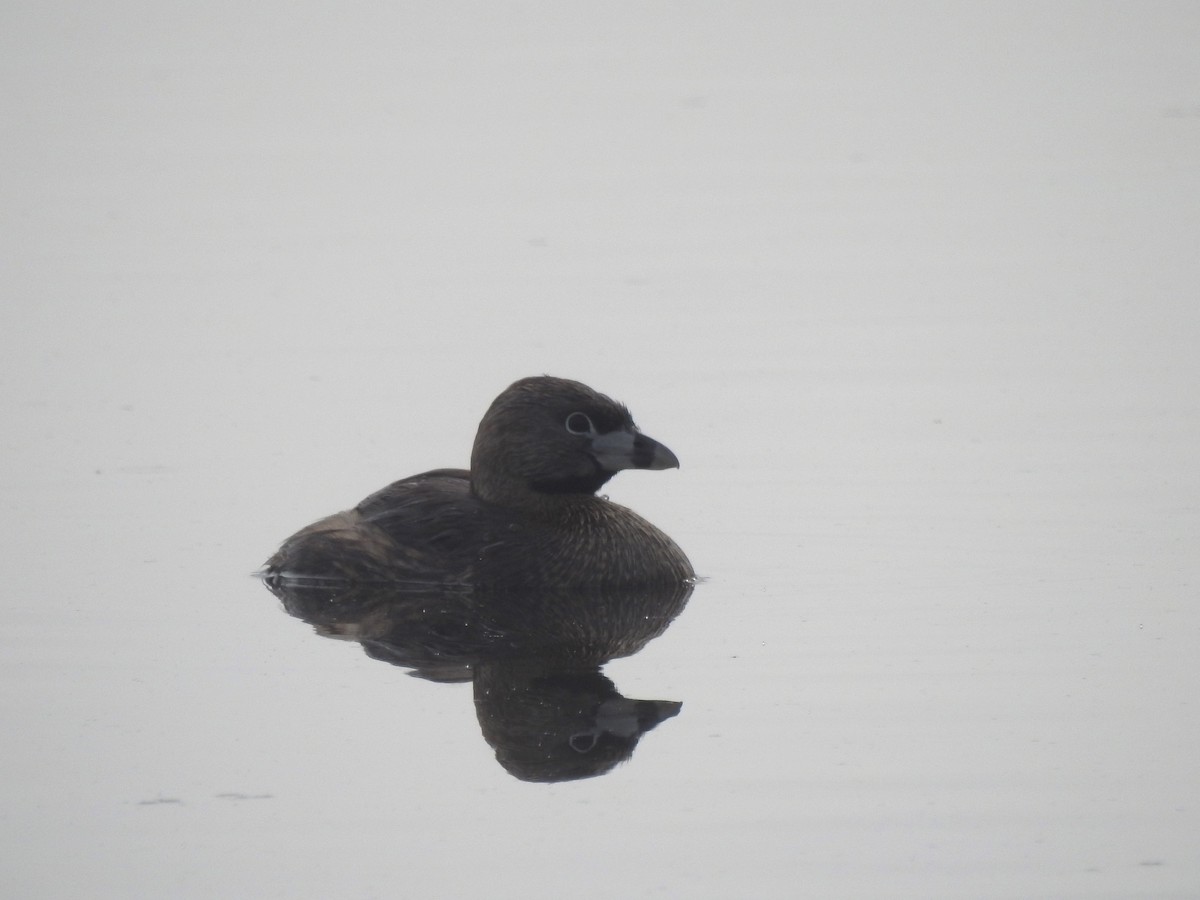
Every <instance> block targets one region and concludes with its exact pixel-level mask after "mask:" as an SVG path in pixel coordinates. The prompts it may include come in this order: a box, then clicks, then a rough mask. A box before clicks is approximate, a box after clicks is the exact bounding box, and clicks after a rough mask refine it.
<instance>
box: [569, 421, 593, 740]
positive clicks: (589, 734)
mask: <svg viewBox="0 0 1200 900" xmlns="http://www.w3.org/2000/svg"><path fill="white" fill-rule="evenodd" d="M584 418H585V419H586V418H587V416H584ZM598 740H600V735H598V734H596V732H594V731H581V732H579V733H578V734H573V735H571V737H570V738H569V739H568V740H567V743H568V744H570V745H571V749H572V750H574V751H575V752H576V753H589V752H591V749H592V748H593V747H595V746H596V741H598Z"/></svg>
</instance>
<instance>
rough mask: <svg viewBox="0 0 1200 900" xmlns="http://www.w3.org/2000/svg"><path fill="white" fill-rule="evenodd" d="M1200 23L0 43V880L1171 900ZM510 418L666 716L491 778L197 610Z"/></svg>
mask: <svg viewBox="0 0 1200 900" xmlns="http://www.w3.org/2000/svg"><path fill="white" fill-rule="evenodd" d="M1198 48H1200V7H1198V6H1197V5H1196V4H1195V3H1192V2H1180V3H1162V2H1147V3H1136V4H1135V3H1103V2H1095V3H1093V2H1085V3H1066V2H1062V3H982V4H959V3H916V4H885V3H879V4H871V3H866V4H863V3H837V4H831V3H822V4H810V3H769V2H762V3H754V2H752V3H739V4H736V5H734V4H713V3H686V4H685V3H636V4H635V3H620V2H619V3H607V4H602V5H595V4H592V5H585V4H574V3H565V4H564V3H507V2H505V3H454V2H452V3H439V4H412V3H391V4H378V3H349V4H336V5H335V4H321V3H311V2H305V3H298V4H281V3H275V2H265V3H259V4H250V5H247V4H236V3H229V2H221V0H217V2H210V3H206V4H202V5H197V4H182V3H174V2H167V3H153V4H151V3H133V2H123V0H122V2H116V3H110V4H102V5H101V4H77V5H70V4H63V3H49V4H41V5H31V4H11V3H10V4H9V5H7V6H6V7H5V8H4V9H3V10H0V78H2V83H3V88H2V90H0V112H2V115H3V121H4V122H5V126H4V133H5V137H4V140H3V141H2V142H0V171H2V172H3V177H2V178H0V235H2V237H3V252H2V254H0V261H2V262H0V279H2V281H0V284H2V287H3V294H2V301H0V302H2V305H0V414H2V417H3V421H4V422H5V423H6V425H5V428H4V433H3V438H2V440H3V453H2V455H0V480H2V484H3V496H4V498H5V500H4V511H3V512H2V513H0V528H2V529H3V530H2V532H0V540H2V542H3V546H4V548H5V553H4V556H5V559H6V588H7V589H6V590H5V591H4V594H3V599H2V600H0V611H2V614H3V618H4V621H5V627H4V629H3V630H2V634H3V636H2V638H0V640H2V641H3V654H2V656H0V715H2V717H3V719H4V721H5V722H6V729H5V730H6V733H7V739H6V741H5V745H6V746H5V749H4V751H3V758H4V762H3V769H2V790H3V794H2V795H0V811H2V812H0V842H2V843H3V845H4V846H5V847H6V848H7V849H6V853H5V856H6V860H5V861H4V862H3V863H0V890H2V891H3V893H4V894H5V895H6V896H13V897H64V896H78V897H84V896H86V897H105V898H107V897H113V898H116V897H134V896H147V897H149V896H154V897H167V896H169V897H217V896H219V897H317V896H321V897H327V896H338V897H347V898H349V897H354V898H359V897H361V898H367V897H385V896H386V897H417V896H433V897H451V896H462V895H465V894H467V893H481V892H486V893H487V894H488V895H489V896H492V897H537V896H550V895H554V896H566V897H604V898H608V897H612V896H614V895H616V894H620V895H623V896H631V897H641V896H664V897H713V898H719V897H731V896H756V897H797V896H812V897H822V898H835V897H846V898H861V897H877V898H884V897H911V898H937V897H944V898H962V897H975V898H988V897H995V898H1001V897H1022V898H1030V897H1047V898H1050V897H1053V898H1065V897H1079V898H1082V897H1089V898H1091V897H1104V898H1134V897H1137V898H1149V897H1154V898H1168V897H1170V898H1183V897H1194V896H1196V893H1197V891H1198V890H1200V857H1197V854H1196V845H1197V837H1198V835H1200V805H1198V800H1200V797H1198V791H1200V778H1198V777H1197V766H1196V763H1195V759H1194V756H1195V747H1196V745H1197V744H1198V743H1200V717H1198V715H1197V710H1196V705H1195V698H1196V696H1197V688H1198V687H1200V671H1198V664H1197V661H1196V646H1197V639H1198V638H1200V612H1198V611H1197V584H1198V572H1197V558H1198V554H1197V547H1198V546H1200V524H1198V513H1200V503H1198V497H1200V477H1198V472H1197V465H1196V451H1197V447H1198V445H1200V410H1198V397H1200V392H1198V391H1197V383H1198V377H1197V376H1198V374H1200V363H1198V361H1197V346H1198V344H1200V303H1198V302H1197V284H1200V253H1197V235H1198V234H1200V52H1198ZM541 372H549V373H552V374H556V375H562V376H566V377H571V378H576V379H580V380H583V381H585V382H587V383H589V384H591V385H592V386H594V387H595V388H597V389H598V390H601V391H604V392H606V393H609V394H612V395H614V396H616V397H618V398H619V399H621V400H624V401H626V402H627V403H628V404H629V405H630V407H631V409H632V411H633V413H634V415H635V417H636V418H637V420H638V422H639V424H640V425H641V426H642V427H643V428H644V429H645V430H646V431H647V432H648V433H649V434H651V435H653V436H655V437H656V438H659V439H660V440H662V441H664V442H665V443H667V444H668V445H669V446H670V447H671V448H672V449H673V450H675V451H676V452H677V453H678V455H679V456H680V458H681V460H682V469H681V470H680V471H679V472H678V473H674V472H672V473H663V474H655V475H653V476H647V475H645V474H644V473H628V474H625V475H622V476H621V477H620V478H618V479H617V480H616V481H614V482H613V484H612V486H611V491H610V494H611V495H612V497H613V498H614V499H616V500H618V501H619V502H622V503H625V504H627V505H630V506H632V507H634V508H636V509H637V510H639V511H640V512H642V513H643V514H645V515H646V516H647V517H648V518H650V519H651V520H652V521H654V522H655V523H656V524H658V525H660V526H661V527H663V528H664V529H665V530H666V531H668V532H669V533H670V534H671V535H672V536H674V537H675V538H676V540H677V541H678V542H679V543H680V544H681V545H682V546H683V547H684V548H685V549H686V550H687V551H688V552H689V554H690V555H691V556H692V558H693V561H694V563H695V565H696V568H697V570H699V571H700V572H702V573H703V574H704V575H706V576H708V578H709V580H708V581H707V582H706V583H705V584H703V585H701V586H700V588H699V589H698V590H697V593H696V595H695V596H694V597H693V599H692V601H691V605H690V607H689V609H688V610H687V611H686V612H685V613H684V615H683V616H682V617H681V618H680V620H679V621H678V622H677V623H676V624H675V625H674V626H673V628H672V629H671V630H670V631H669V632H668V633H667V634H666V635H665V636H664V637H662V638H661V639H659V640H658V641H657V642H655V643H653V644H651V645H650V647H649V648H647V650H646V651H644V652H643V653H642V654H641V655H639V656H637V657H635V658H632V659H629V660H623V661H619V662H617V663H614V664H613V665H612V666H611V667H610V668H609V674H610V676H611V677H613V679H614V680H615V681H616V682H617V683H618V685H619V686H620V687H621V689H622V690H623V691H625V692H626V693H629V694H631V695H633V696H643V697H661V698H663V699H668V698H669V699H678V700H682V701H683V711H682V712H681V714H680V715H679V716H678V717H677V718H676V719H673V720H671V721H670V722H668V723H665V724H663V725H662V726H660V727H659V729H658V730H656V731H655V732H654V733H652V734H651V735H649V736H647V738H646V739H645V740H644V741H643V744H642V746H641V747H640V748H639V750H638V752H637V754H636V755H635V757H634V759H633V760H632V761H631V762H629V763H628V764H626V765H625V766H623V767H621V768H620V769H618V770H617V771H616V772H615V773H613V774H612V775H609V776H607V777H605V778H602V779H597V780H594V781H588V782H581V783H576V784H566V785H557V786H544V785H527V784H522V783H519V782H517V781H514V780H513V779H511V778H510V777H508V776H507V775H506V774H505V773H504V772H503V770H501V769H500V767H499V766H498V765H496V763H495V761H494V760H493V759H492V758H491V753H490V750H489V748H488V747H487V746H486V745H485V744H484V742H483V740H482V739H481V737H480V735H479V729H478V725H477V723H476V721H475V717H474V711H473V709H472V705H471V699H470V690H469V688H467V687H464V686H442V685H433V684H428V683H422V682H418V681H415V680H414V679H409V678H406V677H404V674H403V672H402V671H401V670H399V669H395V668H393V667H389V666H386V665H384V664H382V663H380V662H377V661H373V660H370V659H367V658H366V657H365V656H364V655H363V654H362V653H361V652H360V651H359V650H358V648H356V647H355V646H353V645H346V644H342V643H338V642H333V641H322V640H319V639H318V638H316V637H314V636H312V635H311V633H309V631H308V629H306V628H305V627H304V626H303V625H301V624H300V623H298V622H295V621H294V620H291V619H288V618H287V617H286V616H284V615H282V614H281V613H280V611H279V610H278V605H277V604H276V603H275V601H274V600H273V599H272V598H271V597H270V596H269V595H268V594H267V593H266V591H264V590H263V589H262V587H261V585H259V584H258V583H257V582H255V581H254V580H253V579H251V578H249V577H248V573H250V572H251V571H253V570H254V569H256V568H257V567H258V566H259V565H260V564H261V563H262V561H263V560H264V559H265V558H266V557H267V556H268V555H269V554H270V553H271V552H272V550H273V549H274V547H275V545H276V544H277V543H278V542H279V541H280V540H281V539H282V538H283V537H285V536H286V535H288V534H289V533H291V532H292V531H294V530H295V529H296V528H297V527H299V526H301V525H303V524H305V523H307V522H309V521H311V520H312V519H314V518H316V517H317V516H319V515H322V514H325V513H327V512H331V511H333V510H336V509H339V508H342V507H345V506H349V505H352V504H353V503H355V502H357V500H359V499H360V498H361V497H363V496H365V495H366V494H367V493H369V492H371V491H373V490H374V489H376V488H378V487H380V486H382V485H383V484H386V483H387V482H388V481H390V480H392V479H395V478H398V477H401V476H403V475H407V474H411V473H414V472H418V471H422V470H424V469H427V468H432V467H435V466H458V465H465V464H466V461H467V455H468V451H469V447H470V442H471V439H472V437H473V434H474V429H475V425H476V423H477V422H478V419H479V416H480V415H481V414H482V412H483V410H484V409H485V408H486V406H487V404H488V403H489V402H490V400H491V399H492V397H494V396H495V394H497V393H498V392H499V391H500V390H501V389H502V388H503V387H504V386H505V385H507V384H508V383H509V382H511V381H512V380H514V379H516V378H518V377H521V376H524V375H529V374H535V373H541Z"/></svg>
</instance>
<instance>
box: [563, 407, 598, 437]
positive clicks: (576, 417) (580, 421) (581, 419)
mask: <svg viewBox="0 0 1200 900" xmlns="http://www.w3.org/2000/svg"><path fill="white" fill-rule="evenodd" d="M594 430H595V428H593V426H592V420H591V419H589V418H588V417H587V416H585V415H584V414H583V413H581V412H573V413H571V414H570V415H569V416H567V431H569V432H571V434H587V433H588V432H590V431H594Z"/></svg>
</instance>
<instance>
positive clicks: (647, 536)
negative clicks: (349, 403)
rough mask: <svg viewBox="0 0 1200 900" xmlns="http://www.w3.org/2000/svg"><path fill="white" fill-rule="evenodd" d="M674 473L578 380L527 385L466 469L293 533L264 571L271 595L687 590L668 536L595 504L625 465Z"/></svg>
mask: <svg viewBox="0 0 1200 900" xmlns="http://www.w3.org/2000/svg"><path fill="white" fill-rule="evenodd" d="M678 466H679V460H678V458H677V457H676V456H675V454H674V453H673V452H672V451H671V450H670V449H668V448H667V447H666V446H664V445H663V444H661V443H659V442H658V441H656V440H654V439H653V438H650V437H648V436H647V435H645V434H643V433H642V432H641V431H640V430H638V428H637V426H636V425H635V424H634V421H633V418H632V416H631V415H630V413H629V410H628V409H627V408H626V407H625V406H624V405H622V404H620V403H618V402H616V401H614V400H612V399H611V398H609V397H607V396H605V395H603V394H601V393H599V392H597V391H595V390H593V389H592V388H590V387H588V386H587V385H585V384H582V383H580V382H578V381H572V380H569V379H565V378H557V377H552V376H549V375H541V376H534V377H529V378H523V379H521V380H519V381H516V382H514V383H513V384H511V385H510V386H509V387H507V388H506V389H505V390H504V391H503V392H501V393H500V395H499V396H498V397H496V399H495V400H494V401H493V402H492V404H491V405H490V406H489V407H488V409H487V411H486V412H485V413H484V416H483V418H482V420H481V421H480V423H479V428H478V431H477V433H476V436H475V442H474V445H473V447H472V450H471V456H470V468H469V469H452V468H451V469H434V470H432V471H428V472H424V473H422V474H419V475H413V476H410V477H408V478H404V479H401V480H400V481H396V482H394V483H392V484H390V485H388V486H387V487H385V488H383V489H381V490H379V491H376V492H375V493H373V494H371V495H370V496H369V497H367V498H366V499H364V500H363V501H362V502H361V503H359V504H358V505H357V506H355V507H354V508H352V509H349V510H345V511H343V512H339V513H335V514H334V515H331V516H327V517H326V518H323V519H321V520H319V521H317V522H314V523H313V524H311V525H309V526H308V527H306V528H303V529H301V530H300V531H298V532H297V533H296V534H294V535H292V536H291V537H290V538H288V539H287V540H286V541H284V542H283V544H282V545H281V546H280V548H279V550H278V551H277V552H276V553H275V554H274V555H272V556H271V558H270V559H269V560H268V561H267V563H266V566H265V568H264V569H263V570H261V571H260V573H259V574H260V575H262V577H263V578H264V579H265V580H266V581H267V583H268V585H269V586H271V585H274V586H279V585H281V584H283V583H284V582H289V581H290V582H292V583H296V582H308V583H322V582H323V583H330V582H337V583H345V584H359V585H361V584H394V585H403V586H409V587H413V588H421V589H435V590H442V589H454V588H470V589H479V590H480V591H522V592H527V591H534V592H545V591H571V590H584V589H596V590H605V589H621V588H634V587H645V586H656V585H657V586H669V585H675V584H680V583H683V582H688V581H694V580H695V577H696V575H695V571H694V569H693V568H692V564H691V562H690V561H689V560H688V558H687V556H686V555H685V554H684V552H683V551H682V550H681V549H680V548H679V546H678V545H677V544H676V543H675V542H674V541H673V540H672V539H671V538H670V537H668V536H667V535H666V534H665V533H664V532H663V531H661V530H660V529H658V528H657V527H655V526H654V525H652V524H651V523H650V522H648V521H647V520H646V519H644V518H642V517H641V516H639V515H638V514H637V513H635V512H633V511H632V510H630V509H628V508H626V507H624V506H621V505H619V504H617V503H614V502H612V501H611V500H609V499H607V498H606V497H603V496H598V495H597V491H599V490H600V488H602V487H603V486H604V485H605V484H606V483H607V482H608V481H609V479H611V478H612V477H613V476H614V475H615V474H617V473H618V472H620V471H622V470H625V469H649V470H663V469H672V468H678ZM481 595H482V594H481Z"/></svg>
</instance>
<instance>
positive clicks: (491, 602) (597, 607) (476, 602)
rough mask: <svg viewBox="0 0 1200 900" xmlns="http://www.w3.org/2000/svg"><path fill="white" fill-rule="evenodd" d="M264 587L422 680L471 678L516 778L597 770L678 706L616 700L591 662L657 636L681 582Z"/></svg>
mask: <svg viewBox="0 0 1200 900" xmlns="http://www.w3.org/2000/svg"><path fill="white" fill-rule="evenodd" d="M267 586H268V587H270V588H271V590H272V591H273V592H274V593H275V594H276V596H278V597H279V598H280V599H281V600H282V601H283V604H284V607H285V608H286V609H287V611H288V612H289V613H291V614H292V615H293V616H296V617H297V618H300V619H304V620H305V621H307V622H310V623H312V624H313V625H314V626H315V628H316V630H317V632H318V633H319V634H322V635H324V636H326V637H334V638H340V639H342V640H352V641H357V642H358V643H360V644H362V647H363V650H364V651H366V653H367V654H368V655H369V656H372V657H374V658H375V659H379V660H383V661H385V662H389V663H392V664H393V665H399V666H405V667H407V668H411V669H412V670H413V671H412V673H411V674H413V675H416V676H418V677H421V678H425V679H428V680H430V681H443V682H453V681H473V682H474V692H475V710H476V713H477V715H478V717H479V724H480V727H481V729H482V730H483V735H484V738H485V739H486V740H487V742H488V743H489V744H491V745H492V747H493V749H494V750H495V751H496V758H497V760H499V762H500V763H501V765H503V766H504V768H505V769H507V770H508V771H509V772H511V773H512V774H513V775H515V776H516V777H518V778H521V779H523V780H526V781H562V780H566V779H574V778H586V777H589V776H593V775H601V774H604V773H605V772H607V771H609V770H610V769H612V768H613V767H614V766H615V765H616V764H617V763H618V762H620V761H622V760H624V759H627V758H628V757H629V756H630V754H632V753H633V750H634V748H635V747H636V746H637V742H638V740H639V739H640V737H641V736H642V734H644V733H645V732H647V731H649V730H650V729H651V728H653V727H654V726H656V725H658V724H659V723H660V722H662V721H663V720H664V719H668V718H670V717H672V716H674V715H676V714H678V712H679V710H680V708H681V704H680V703H678V702H675V701H669V700H631V699H627V698H625V697H623V696H621V694H620V693H618V692H617V690H616V688H615V687H614V686H613V683H612V682H611V681H609V679H608V678H606V677H605V676H604V675H602V674H601V673H600V666H601V665H603V664H604V663H605V662H607V661H608V660H610V659H614V658H616V657H620V656H629V655H632V654H634V653H636V652H638V651H639V650H641V649H642V647H644V646H645V645H646V644H647V643H648V642H649V641H651V640H652V639H654V638H655V637H657V636H658V635H660V634H661V633H662V632H663V631H665V630H666V628H667V626H668V625H670V623H671V621H672V620H673V619H674V618H675V617H676V616H677V615H679V613H680V612H682V611H683V608H684V606H685V605H686V603H687V601H688V598H689V597H690V596H691V593H692V589H693V587H692V584H691V583H689V582H681V583H679V584H677V585H670V586H665V587H641V588H636V589H627V590H623V591H617V590H610V591H583V590H578V591H556V592H552V593H543V594H538V593H534V592H529V593H525V594H509V593H494V592H487V591H482V590H472V589H469V588H463V589H447V590H443V591H430V590H420V591H414V590H406V589H404V588H396V587H387V586H383V585H365V586H364V585H355V586H351V585H343V586H340V587H338V586H334V585H330V584H326V585H324V586H321V587H317V586H313V585H302V584H296V583H294V582H291V583H289V582H286V581H283V582H272V581H268V582H267Z"/></svg>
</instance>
